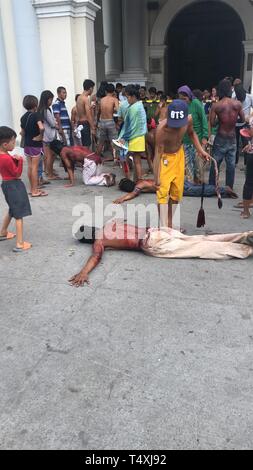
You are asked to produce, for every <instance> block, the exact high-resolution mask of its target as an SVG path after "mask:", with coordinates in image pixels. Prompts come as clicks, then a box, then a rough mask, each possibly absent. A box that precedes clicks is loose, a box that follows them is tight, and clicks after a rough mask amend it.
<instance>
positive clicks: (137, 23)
mask: <svg viewBox="0 0 253 470" xmlns="http://www.w3.org/2000/svg"><path fill="white" fill-rule="evenodd" d="M145 11H146V10H145V2H144V0H139V1H138V2H136V0H123V3H122V22H123V57H124V72H123V74H122V78H123V79H124V81H128V82H129V81H134V82H142V81H145V80H146V75H147V73H146V71H145V43H146V41H145V20H144V17H143V14H144V12H145Z"/></svg>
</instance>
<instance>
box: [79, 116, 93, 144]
mask: <svg viewBox="0 0 253 470" xmlns="http://www.w3.org/2000/svg"><path fill="white" fill-rule="evenodd" d="M79 125H80V126H83V130H82V131H81V135H82V144H83V146H84V147H90V146H91V135H90V125H89V123H88V122H87V121H85V122H79V123H78V126H79Z"/></svg>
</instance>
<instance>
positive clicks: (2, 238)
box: [0, 232, 16, 242]
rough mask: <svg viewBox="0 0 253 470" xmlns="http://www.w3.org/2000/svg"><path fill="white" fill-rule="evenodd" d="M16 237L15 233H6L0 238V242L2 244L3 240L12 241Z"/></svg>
mask: <svg viewBox="0 0 253 470" xmlns="http://www.w3.org/2000/svg"><path fill="white" fill-rule="evenodd" d="M15 237H16V234H15V233H12V232H8V233H7V235H6V236H2V235H1V236H0V242H3V241H5V240H13V238H15Z"/></svg>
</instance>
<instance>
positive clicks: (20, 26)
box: [12, 0, 44, 97]
mask: <svg viewBox="0 0 253 470" xmlns="http://www.w3.org/2000/svg"><path fill="white" fill-rule="evenodd" d="M12 5H13V20H14V27H15V28H14V29H15V36H16V46H17V52H18V62H19V72H20V73H19V80H20V82H21V90H22V95H23V96H25V95H28V94H29V95H35V96H38V97H39V96H40V93H41V91H42V89H43V87H44V85H43V69H42V59H41V49H40V37H39V29H38V21H37V17H36V14H35V11H34V8H33V6H32V2H31V0H22V1H20V0H12Z"/></svg>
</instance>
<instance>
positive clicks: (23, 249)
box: [12, 242, 32, 253]
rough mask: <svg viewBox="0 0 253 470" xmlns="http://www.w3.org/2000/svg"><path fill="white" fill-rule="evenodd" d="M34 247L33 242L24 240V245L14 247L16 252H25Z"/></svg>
mask: <svg viewBox="0 0 253 470" xmlns="http://www.w3.org/2000/svg"><path fill="white" fill-rule="evenodd" d="M31 248H32V244H31V243H28V242H24V243H23V246H22V247H19V246H16V247H15V248H13V250H12V251H13V252H14V253H23V252H24V251H28V250H30V249H31Z"/></svg>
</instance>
